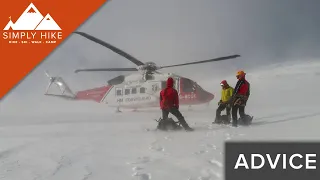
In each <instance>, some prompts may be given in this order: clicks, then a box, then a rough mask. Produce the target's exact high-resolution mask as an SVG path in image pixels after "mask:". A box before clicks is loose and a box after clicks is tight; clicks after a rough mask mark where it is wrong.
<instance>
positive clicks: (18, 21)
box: [0, 0, 107, 99]
mask: <svg viewBox="0 0 320 180" xmlns="http://www.w3.org/2000/svg"><path fill="white" fill-rule="evenodd" d="M106 2H107V0H95V1H90V2H88V1H76V0H67V1H66V0H55V1H48V0H33V1H30V0H19V1H9V0H5V1H4V2H2V3H1V5H2V6H1V7H3V8H2V10H1V12H0V31H1V37H0V56H1V60H0V63H1V64H0V68H1V70H0V82H1V85H0V99H1V98H2V97H3V96H4V95H6V93H8V92H9V91H10V90H11V89H12V88H13V87H14V86H16V85H17V84H18V83H19V81H21V80H22V79H23V78H24V77H25V76H26V75H28V73H29V72H30V71H32V70H33V69H34V68H35V67H36V66H37V65H38V64H39V63H40V62H41V61H43V60H44V59H45V58H46V57H47V56H48V55H49V54H50V53H51V52H52V51H53V50H54V49H55V48H56V47H57V46H58V45H59V44H60V43H62V42H63V40H65V39H66V38H67V37H68V36H69V35H70V34H71V33H72V32H74V31H75V30H76V29H77V28H78V27H79V26H80V25H81V24H82V23H84V22H85V21H86V20H87V19H88V18H89V17H90V16H91V15H93V14H94V13H95V12H96V11H97V10H98V9H99V8H100V7H101V6H102V5H103V4H104V3H106Z"/></svg>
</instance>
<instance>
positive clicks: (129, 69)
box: [75, 68, 138, 73]
mask: <svg viewBox="0 0 320 180" xmlns="http://www.w3.org/2000/svg"><path fill="white" fill-rule="evenodd" d="M81 71H100V72H101V71H138V70H137V69H136V68H95V69H77V70H75V73H78V72H81Z"/></svg>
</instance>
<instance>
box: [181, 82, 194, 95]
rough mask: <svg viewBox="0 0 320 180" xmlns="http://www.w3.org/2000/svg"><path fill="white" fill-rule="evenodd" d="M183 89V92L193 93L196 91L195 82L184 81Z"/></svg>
mask: <svg viewBox="0 0 320 180" xmlns="http://www.w3.org/2000/svg"><path fill="white" fill-rule="evenodd" d="M182 88H183V92H193V91H194V90H195V87H194V85H193V81H191V80H190V79H183V80H182Z"/></svg>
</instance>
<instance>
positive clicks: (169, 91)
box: [160, 77, 193, 131]
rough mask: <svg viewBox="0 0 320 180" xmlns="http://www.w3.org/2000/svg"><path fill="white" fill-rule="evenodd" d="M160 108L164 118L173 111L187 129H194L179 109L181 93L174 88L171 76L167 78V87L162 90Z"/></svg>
mask: <svg viewBox="0 0 320 180" xmlns="http://www.w3.org/2000/svg"><path fill="white" fill-rule="evenodd" d="M160 108H161V110H162V118H163V119H167V118H168V115H169V113H171V114H173V115H174V116H175V117H176V118H177V119H178V120H179V122H180V124H181V125H182V126H183V128H184V129H185V130H187V131H192V130H193V129H192V128H190V127H189V125H188V124H187V122H186V121H185V119H184V117H183V116H182V114H181V112H180V111H179V95H178V92H177V90H175V89H174V88H173V79H172V78H171V77H169V78H168V80H167V87H166V88H165V89H163V90H162V91H161V92H160Z"/></svg>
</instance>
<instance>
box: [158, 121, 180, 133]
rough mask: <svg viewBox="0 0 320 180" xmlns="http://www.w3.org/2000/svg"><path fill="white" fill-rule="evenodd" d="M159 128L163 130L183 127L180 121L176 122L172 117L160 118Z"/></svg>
mask: <svg viewBox="0 0 320 180" xmlns="http://www.w3.org/2000/svg"><path fill="white" fill-rule="evenodd" d="M157 122H158V126H157V129H159V130H162V131H168V130H179V129H182V127H181V126H180V123H179V122H175V121H174V120H173V119H172V118H168V119H161V118H160V119H159V121H157Z"/></svg>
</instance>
